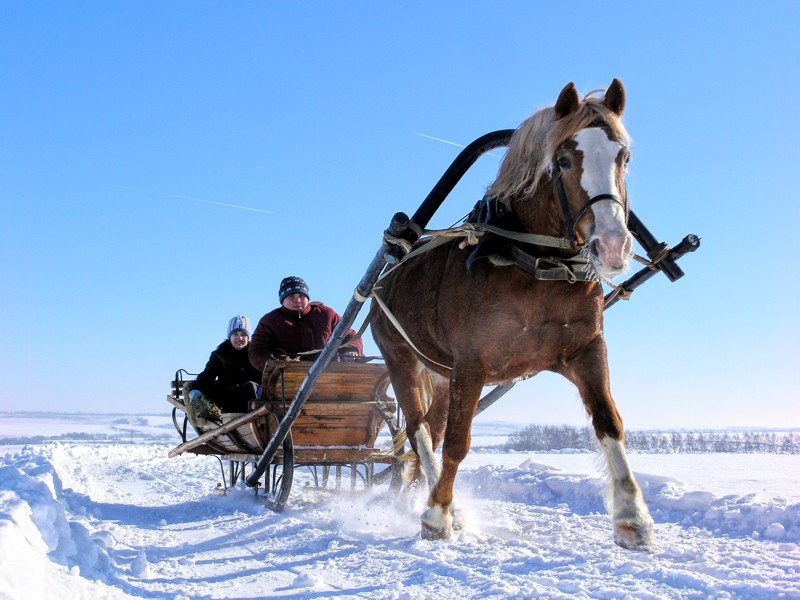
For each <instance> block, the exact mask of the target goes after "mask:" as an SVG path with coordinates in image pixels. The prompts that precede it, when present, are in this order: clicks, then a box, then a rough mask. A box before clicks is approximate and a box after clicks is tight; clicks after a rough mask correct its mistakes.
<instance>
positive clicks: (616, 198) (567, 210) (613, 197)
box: [551, 124, 630, 244]
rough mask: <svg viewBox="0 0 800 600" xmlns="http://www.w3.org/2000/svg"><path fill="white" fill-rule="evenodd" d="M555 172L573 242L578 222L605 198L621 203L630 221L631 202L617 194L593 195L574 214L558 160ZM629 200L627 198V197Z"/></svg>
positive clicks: (568, 231) (563, 214)
mask: <svg viewBox="0 0 800 600" xmlns="http://www.w3.org/2000/svg"><path fill="white" fill-rule="evenodd" d="M590 127H598V125H594V124H593V125H590ZM553 162H554V166H553V174H552V176H551V177H552V179H553V181H554V183H555V187H556V193H557V196H558V201H559V203H560V204H561V214H562V216H563V217H564V224H565V225H566V226H567V234H568V235H569V240H570V241H571V242H573V243H576V244H577V238H578V234H577V231H576V227H577V226H578V223H580V221H581V219H582V218H583V217H584V215H586V213H587V212H588V211H589V209H591V208H592V206H594V205H595V204H597V203H598V202H602V201H603V200H609V201H611V202H616V203H617V204H619V205H620V206H621V207H622V209H623V210H624V211H625V222H626V223H627V222H628V215H629V214H630V203H628V202H623V201H622V200H621V199H620V197H619V196H617V195H616V194H597V196H593V197H592V198H589V201H588V202H586V204H585V205H584V206H583V208H582V209H581V210H580V212H579V213H578V216H577V217H573V216H572V211H571V210H570V208H569V201H568V200H567V191H566V190H565V189H564V182H563V181H562V179H561V175H562V173H561V167H559V166H558V161H553ZM626 200H627V198H626Z"/></svg>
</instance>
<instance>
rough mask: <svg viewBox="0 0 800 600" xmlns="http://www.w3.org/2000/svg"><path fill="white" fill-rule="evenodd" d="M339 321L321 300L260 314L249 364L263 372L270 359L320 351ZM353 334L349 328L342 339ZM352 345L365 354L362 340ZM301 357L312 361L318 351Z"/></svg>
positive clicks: (294, 356)
mask: <svg viewBox="0 0 800 600" xmlns="http://www.w3.org/2000/svg"><path fill="white" fill-rule="evenodd" d="M341 320H342V318H341V317H340V316H339V315H338V314H337V312H336V311H335V310H333V309H332V308H329V307H327V306H325V305H324V304H322V303H321V302H311V303H310V304H309V305H308V306H307V307H306V309H305V310H304V311H303V312H302V313H298V312H297V311H293V310H287V309H286V308H284V307H283V306H281V307H279V308H276V309H275V310H273V311H272V312H268V313H267V314H266V315H264V316H263V317H261V320H260V321H259V322H258V325H257V326H256V330H255V331H254V332H253V336H252V337H251V338H250V344H249V345H248V348H250V351H249V357H250V363H251V364H252V365H253V366H254V367H255V368H256V369H258V370H259V371H262V372H263V371H264V365H265V364H266V363H267V360H269V359H270V358H278V359H284V358H297V355H298V353H300V352H307V351H308V350H322V348H323V347H324V346H325V343H326V342H327V341H328V338H329V337H331V334H332V333H333V328H334V327H336V324H337V323H338V322H339V321H341ZM355 335H356V332H355V331H354V330H353V329H350V330H349V331H348V332H347V337H346V338H345V342H346V341H347V340H349V339H351V338H353V337H355ZM353 345H354V346H355V347H356V348H357V349H358V353H359V354H363V353H364V345H363V344H362V343H361V340H356V342H354V344H353ZM300 358H301V359H303V360H314V359H316V358H317V354H311V355H305V356H301V357H300Z"/></svg>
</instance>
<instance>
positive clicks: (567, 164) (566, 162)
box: [558, 156, 572, 169]
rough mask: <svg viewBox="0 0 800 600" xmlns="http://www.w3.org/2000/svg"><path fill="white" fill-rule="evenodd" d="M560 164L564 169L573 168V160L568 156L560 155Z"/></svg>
mask: <svg viewBox="0 0 800 600" xmlns="http://www.w3.org/2000/svg"><path fill="white" fill-rule="evenodd" d="M558 166H559V167H560V168H562V169H571V168H572V161H571V160H570V159H569V157H567V156H559V157H558Z"/></svg>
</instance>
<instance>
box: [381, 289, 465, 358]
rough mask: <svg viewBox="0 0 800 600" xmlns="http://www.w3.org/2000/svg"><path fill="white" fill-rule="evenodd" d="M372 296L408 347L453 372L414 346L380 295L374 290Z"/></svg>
mask: <svg viewBox="0 0 800 600" xmlns="http://www.w3.org/2000/svg"><path fill="white" fill-rule="evenodd" d="M370 295H371V296H372V298H373V299H374V300H375V302H377V303H378V306H380V308H381V310H382V311H383V313H384V314H385V315H386V318H387V319H389V321H390V322H391V324H392V325H394V328H395V329H397V332H398V333H399V334H400V335H402V336H403V339H404V340H405V341H406V342H407V343H408V345H409V346H411V347H412V348H413V349H414V352H416V353H417V354H419V355H420V356H421V357H422V358H424V359H425V360H428V361H430V362H432V363H433V364H435V365H439V366H440V367H442V368H443V369H447V370H448V371H452V370H453V368H452V367H448V366H447V365H443V364H442V363H440V362H436V361H435V360H433V359H432V358H430V357H428V356H425V354H424V353H423V352H422V351H421V350H420V349H419V348H417V347H416V346H415V345H414V342H412V341H411V338H409V337H408V334H407V333H406V330H405V329H403V326H402V325H400V322H399V321H398V320H397V319H396V318H395V316H394V315H393V314H392V311H390V310H389V307H388V306H386V304H385V303H384V301H383V300H381V299H380V298H379V297H378V295H377V294H376V293H375V291H374V290H373V291H372V293H371V294H370Z"/></svg>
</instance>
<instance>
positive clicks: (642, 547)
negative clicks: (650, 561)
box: [614, 523, 656, 552]
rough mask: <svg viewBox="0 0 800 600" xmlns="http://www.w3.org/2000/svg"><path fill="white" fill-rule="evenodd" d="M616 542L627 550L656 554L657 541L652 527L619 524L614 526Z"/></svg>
mask: <svg viewBox="0 0 800 600" xmlns="http://www.w3.org/2000/svg"><path fill="white" fill-rule="evenodd" d="M614 542H615V543H616V544H617V545H618V546H622V547H623V548H625V549H626V550H635V551H637V552H655V550H656V539H655V535H654V534H653V526H652V525H649V524H648V525H634V524H632V523H619V524H617V525H614Z"/></svg>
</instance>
